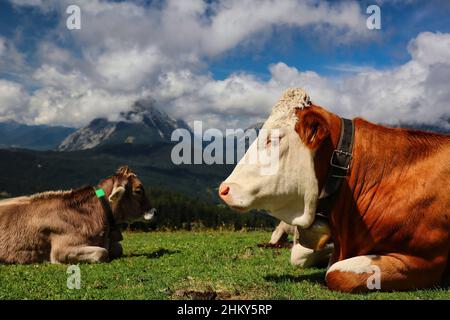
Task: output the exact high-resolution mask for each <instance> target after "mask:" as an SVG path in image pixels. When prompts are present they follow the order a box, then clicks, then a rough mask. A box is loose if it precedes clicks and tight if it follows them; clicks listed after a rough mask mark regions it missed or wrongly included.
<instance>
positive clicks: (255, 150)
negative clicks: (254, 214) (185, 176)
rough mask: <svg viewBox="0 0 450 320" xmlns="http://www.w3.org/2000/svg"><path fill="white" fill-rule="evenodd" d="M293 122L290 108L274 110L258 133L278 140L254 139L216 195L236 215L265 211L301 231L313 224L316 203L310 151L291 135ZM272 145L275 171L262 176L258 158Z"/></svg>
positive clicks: (311, 151) (312, 156) (297, 137)
mask: <svg viewBox="0 0 450 320" xmlns="http://www.w3.org/2000/svg"><path fill="white" fill-rule="evenodd" d="M296 122H297V117H296V115H295V109H294V108H284V110H275V109H274V111H273V112H272V114H271V116H270V117H269V118H268V120H267V121H266V123H265V124H264V126H263V128H262V130H261V132H263V131H264V129H265V130H266V131H267V132H275V131H276V132H277V133H279V140H278V141H276V139H275V140H271V141H270V138H269V139H268V138H267V136H269V137H270V134H266V135H261V134H260V135H259V136H258V139H257V140H256V141H255V142H254V143H253V144H252V145H251V146H250V148H249V149H248V151H247V153H246V154H245V156H244V157H243V158H242V159H241V161H240V162H239V163H238V164H237V166H236V167H235V169H234V171H233V172H232V173H231V175H230V176H229V177H228V178H227V179H226V180H225V181H224V182H223V183H222V185H221V186H220V189H219V195H220V197H221V198H222V200H224V201H225V203H226V204H227V205H229V206H230V207H232V208H235V209H237V210H240V211H248V210H251V209H265V210H268V211H269V212H270V213H271V215H273V216H274V217H276V218H278V219H280V220H282V221H285V222H286V223H288V224H292V225H296V226H299V227H301V228H308V227H309V226H310V225H311V224H312V223H313V221H314V216H315V211H316V205H317V199H318V182H317V178H316V174H315V170H314V151H313V150H311V149H309V148H308V147H307V146H306V145H305V144H304V143H303V142H302V141H301V139H300V137H299V135H298V133H297V132H296V131H295V124H296ZM268 141H269V143H268ZM273 143H278V146H279V157H278V168H277V169H278V170H274V171H273V172H271V174H264V172H263V169H264V166H266V165H267V164H266V163H262V162H261V161H260V159H261V158H263V157H262V156H261V155H262V154H267V153H270V150H268V149H271V148H270V147H271V145H272V144H273ZM249 159H253V160H254V159H257V161H250V160H249ZM263 159H264V158H263Z"/></svg>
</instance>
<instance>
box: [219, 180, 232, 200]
mask: <svg viewBox="0 0 450 320" xmlns="http://www.w3.org/2000/svg"><path fill="white" fill-rule="evenodd" d="M229 192H230V187H229V186H227V185H226V184H223V183H222V184H221V185H220V187H219V195H220V196H221V197H224V196H226V195H227V194H228V193H229Z"/></svg>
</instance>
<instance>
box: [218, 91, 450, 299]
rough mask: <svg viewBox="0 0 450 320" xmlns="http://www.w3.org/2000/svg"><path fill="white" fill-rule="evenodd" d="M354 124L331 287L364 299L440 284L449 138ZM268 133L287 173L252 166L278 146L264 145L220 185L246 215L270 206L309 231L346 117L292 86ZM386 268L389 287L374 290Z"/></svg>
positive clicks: (334, 205) (449, 214)
mask: <svg viewBox="0 0 450 320" xmlns="http://www.w3.org/2000/svg"><path fill="white" fill-rule="evenodd" d="M353 123H354V128H355V129H354V130H355V132H354V143H353V157H352V160H351V166H350V170H349V173H348V176H347V177H345V178H343V180H342V184H341V186H340V188H339V190H338V191H337V193H336V194H335V197H334V199H335V200H333V201H332V202H330V203H329V208H330V210H329V222H330V225H331V229H332V240H333V243H334V251H333V255H332V258H331V261H330V267H329V268H328V270H327V274H326V282H327V285H328V287H329V288H330V289H333V290H340V291H346V292H355V291H368V290H370V289H372V288H377V289H379V288H381V290H388V291H389V290H411V289H416V288H425V287H431V286H433V285H436V284H439V283H440V282H441V280H442V278H443V277H444V276H445V275H446V274H447V271H448V255H449V250H450V233H449V231H450V192H449V190H450V189H449V184H450V160H449V159H450V137H448V136H444V135H438V134H433V133H425V132H421V131H414V130H406V129H398V128H397V129H393V128H387V127H384V126H380V125H375V124H373V123H370V122H367V121H365V120H363V119H361V118H356V119H354V120H353ZM264 128H265V129H268V130H273V129H278V131H279V132H280V134H279V136H280V139H279V142H278V144H279V170H278V172H277V173H276V174H274V175H270V176H268V175H261V173H260V170H259V164H258V163H256V164H254V163H249V162H246V161H243V160H245V158H246V157H250V156H251V155H250V153H261V152H267V150H264V149H265V148H264V146H268V145H270V143H271V141H270V138H269V139H267V141H265V142H264V143H259V144H258V141H255V143H254V146H253V148H252V147H250V148H249V151H248V152H247V154H246V155H245V156H244V158H243V159H242V160H241V162H240V163H239V164H238V165H237V166H236V168H235V170H234V171H233V172H232V173H231V175H230V176H229V177H228V178H227V179H226V180H225V182H223V183H222V185H221V186H220V188H219V194H220V197H221V198H222V199H223V200H224V201H225V202H226V203H227V204H228V205H229V206H231V207H234V208H237V209H239V210H242V211H246V210H249V209H256V208H257V209H267V210H269V211H270V212H271V214H272V215H273V216H275V217H277V218H279V219H281V220H283V221H285V222H287V223H289V224H293V225H296V226H299V227H301V228H308V227H309V226H310V225H312V223H313V222H314V219H315V212H316V207H317V205H318V202H319V201H322V200H321V199H320V196H319V195H320V194H321V190H322V188H323V186H324V184H325V180H326V179H327V174H328V171H329V170H330V159H331V156H332V154H333V151H334V150H335V149H336V148H337V144H338V141H339V139H340V133H341V119H340V118H339V116H337V115H335V114H333V113H331V112H329V111H327V110H325V109H323V108H321V107H319V106H317V105H314V104H311V103H310V100H309V97H308V95H307V94H306V93H305V92H304V91H303V90H301V89H290V90H288V91H287V92H286V93H285V94H284V95H283V97H282V99H281V100H280V102H279V103H278V104H277V105H276V106H275V107H274V109H273V111H272V113H271V115H270V117H269V118H268V120H267V121H266V123H265V124H264V126H263V129H264ZM259 139H261V138H260V137H259V138H258V140H259ZM257 145H259V146H260V147H259V148H258V147H257ZM300 236H301V235H300ZM377 270H379V276H380V279H379V280H380V282H379V284H380V287H377V286H375V287H374V286H369V285H368V284H369V283H368V282H369V280H371V278H372V276H373V275H374V274H375V273H376V271H377ZM372 279H373V278H372ZM372 284H373V283H372Z"/></svg>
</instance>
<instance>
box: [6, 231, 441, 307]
mask: <svg viewBox="0 0 450 320" xmlns="http://www.w3.org/2000/svg"><path fill="white" fill-rule="evenodd" d="M124 238H125V239H124V241H123V246H124V251H125V255H124V257H123V258H121V259H118V260H114V261H112V262H110V263H102V264H81V265H79V268H80V269H79V270H80V289H68V287H67V280H68V277H69V278H70V277H71V275H72V274H70V273H67V271H68V270H67V266H65V265H52V264H48V263H46V264H39V265H0V299H449V298H450V289H449V288H448V286H447V287H442V288H434V289H431V290H420V291H413V292H392V293H380V292H373V293H370V294H361V295H359V294H342V293H337V292H332V291H329V290H328V289H327V288H326V286H325V283H324V275H325V269H299V268H295V267H293V266H291V265H290V263H289V254H290V251H289V249H288V248H277V249H274V248H267V247H264V245H263V244H265V243H267V241H268V239H269V238H270V233H269V232H265V231H253V232H233V231H201V232H187V231H179V232H150V233H135V232H126V233H125V235H124Z"/></svg>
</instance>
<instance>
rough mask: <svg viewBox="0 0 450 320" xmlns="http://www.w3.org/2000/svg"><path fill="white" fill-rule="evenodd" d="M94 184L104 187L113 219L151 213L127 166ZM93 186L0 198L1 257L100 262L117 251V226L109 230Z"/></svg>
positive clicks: (21, 260)
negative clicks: (112, 230) (0, 199)
mask: <svg viewBox="0 0 450 320" xmlns="http://www.w3.org/2000/svg"><path fill="white" fill-rule="evenodd" d="M96 189H97V190H100V189H102V190H103V191H104V194H105V195H104V196H105V200H104V203H106V206H108V208H107V209H110V210H111V211H110V212H111V213H112V216H113V218H114V220H115V222H116V223H124V222H132V221H139V220H142V219H143V220H151V219H152V218H153V214H154V212H153V211H154V210H152V209H151V206H150V203H149V201H148V199H147V197H146V195H145V190H144V187H143V186H142V183H141V181H140V180H139V178H138V177H137V176H136V175H135V174H134V173H133V172H132V171H131V170H130V169H129V168H128V167H121V168H120V169H119V170H118V171H117V173H116V174H115V175H113V176H111V177H109V178H106V179H104V180H102V181H101V182H100V183H99V185H98V186H97V187H96ZM96 189H94V188H93V187H92V186H87V187H84V188H81V189H77V190H70V191H56V192H45V193H40V194H35V195H32V196H25V197H19V198H12V199H7V200H2V201H0V263H21V264H25V263H38V262H44V261H51V262H52V263H77V262H102V261H108V260H109V259H112V258H116V257H118V256H120V255H121V254H122V247H121V246H120V244H119V241H120V240H122V237H121V234H120V231H118V229H117V230H115V231H114V233H110V232H109V228H110V223H109V222H108V219H107V213H106V212H105V211H106V210H105V207H104V205H105V204H103V205H102V203H101V199H100V198H98V197H97V194H96ZM101 194H103V192H101ZM108 203H109V205H108Z"/></svg>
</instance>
